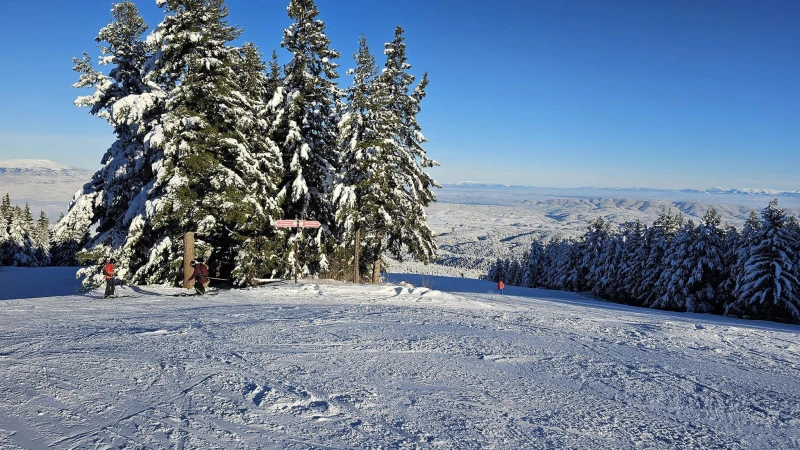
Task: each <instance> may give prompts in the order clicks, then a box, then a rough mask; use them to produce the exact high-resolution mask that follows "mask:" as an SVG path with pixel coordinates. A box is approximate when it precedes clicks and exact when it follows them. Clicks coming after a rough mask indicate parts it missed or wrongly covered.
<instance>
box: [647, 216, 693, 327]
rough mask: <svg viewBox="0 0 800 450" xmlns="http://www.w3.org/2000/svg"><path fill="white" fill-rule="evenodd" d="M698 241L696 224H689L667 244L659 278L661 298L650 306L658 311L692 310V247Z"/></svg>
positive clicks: (653, 301)
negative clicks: (688, 297)
mask: <svg viewBox="0 0 800 450" xmlns="http://www.w3.org/2000/svg"><path fill="white" fill-rule="evenodd" d="M696 239H697V236H696V234H695V227H694V222H692V221H691V220H690V221H689V222H687V223H686V224H685V225H684V227H683V229H682V230H681V231H680V233H678V234H677V235H676V236H675V238H674V239H673V240H670V241H669V242H668V244H667V250H666V251H665V252H664V261H663V263H662V267H663V270H662V271H661V274H660V276H659V278H658V282H657V286H658V288H659V296H658V297H656V298H654V299H653V300H652V301H651V302H650V303H649V305H648V306H650V307H651V308H657V309H667V310H672V311H684V310H686V309H687V308H690V307H691V306H690V305H691V303H690V300H689V299H687V296H688V295H689V292H688V291H689V288H688V286H687V283H688V280H689V277H690V273H691V270H692V266H691V264H692V263H694V261H693V259H694V258H692V256H693V255H691V250H690V247H691V246H692V242H693V241H695V240H696Z"/></svg>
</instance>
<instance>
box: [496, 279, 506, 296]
mask: <svg viewBox="0 0 800 450" xmlns="http://www.w3.org/2000/svg"><path fill="white" fill-rule="evenodd" d="M505 287H506V284H505V283H503V280H500V281H498V282H497V292H499V293H500V295H503V289H505Z"/></svg>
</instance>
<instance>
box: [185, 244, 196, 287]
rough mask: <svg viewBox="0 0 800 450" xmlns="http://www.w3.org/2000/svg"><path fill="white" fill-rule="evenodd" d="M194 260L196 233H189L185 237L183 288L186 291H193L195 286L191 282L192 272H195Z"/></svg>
mask: <svg viewBox="0 0 800 450" xmlns="http://www.w3.org/2000/svg"><path fill="white" fill-rule="evenodd" d="M193 259H194V232H193V231H187V232H186V234H184V235H183V287H185V288H186V289H191V288H192V286H193V285H194V283H193V282H191V281H189V278H191V276H192V272H194V267H192V264H191V262H192V260H193Z"/></svg>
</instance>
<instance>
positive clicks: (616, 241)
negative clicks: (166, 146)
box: [591, 231, 625, 301]
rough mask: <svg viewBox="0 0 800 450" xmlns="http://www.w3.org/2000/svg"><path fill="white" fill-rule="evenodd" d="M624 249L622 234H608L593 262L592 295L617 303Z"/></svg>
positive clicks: (618, 232)
mask: <svg viewBox="0 0 800 450" xmlns="http://www.w3.org/2000/svg"><path fill="white" fill-rule="evenodd" d="M624 249H625V241H624V236H623V234H622V232H620V231H617V232H609V234H608V236H607V237H606V239H605V240H604V241H603V243H602V247H601V250H600V252H599V255H598V257H597V260H596V262H595V266H596V269H595V272H594V273H592V274H591V279H592V280H593V284H592V292H593V293H594V294H596V295H598V296H602V297H604V298H609V299H611V300H614V301H619V297H621V295H620V292H619V291H620V289H619V288H620V287H621V285H622V268H623V264H622V263H623V261H622V258H623V256H624Z"/></svg>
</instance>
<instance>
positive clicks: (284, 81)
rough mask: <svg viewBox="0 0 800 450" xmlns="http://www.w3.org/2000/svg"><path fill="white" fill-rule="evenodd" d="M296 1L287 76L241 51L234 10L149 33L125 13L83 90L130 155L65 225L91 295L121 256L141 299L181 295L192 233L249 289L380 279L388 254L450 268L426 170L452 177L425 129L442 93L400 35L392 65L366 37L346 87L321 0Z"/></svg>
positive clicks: (194, 1)
mask: <svg viewBox="0 0 800 450" xmlns="http://www.w3.org/2000/svg"><path fill="white" fill-rule="evenodd" d="M287 1H288V7H287V8H286V9H283V8H279V7H277V5H275V6H276V8H275V11H286V12H288V18H289V20H288V22H289V23H288V24H287V25H288V27H287V28H286V29H285V30H284V32H283V40H282V42H280V46H281V47H282V48H284V49H285V50H286V51H287V54H288V57H289V58H290V59H289V61H288V62H287V63H286V64H280V63H279V61H278V56H277V54H276V53H275V52H272V58H271V59H269V60H268V61H265V60H264V58H263V55H262V54H261V53H260V51H259V49H258V47H256V46H255V45H254V44H253V43H245V44H243V45H241V46H234V45H232V44H231V42H232V41H234V40H236V39H238V38H239V37H240V36H241V34H242V31H243V30H242V29H240V28H238V27H236V26H233V25H231V24H229V23H228V22H227V19H226V18H227V16H228V8H227V6H226V5H225V3H224V1H223V0H157V1H156V3H157V5H158V6H159V7H160V8H161V9H162V11H163V13H164V16H163V20H162V21H161V23H159V24H158V25H157V26H156V27H155V28H154V29H152V30H151V31H150V32H149V33H147V34H146V32H147V31H148V25H147V24H146V23H145V22H144V20H143V18H142V17H141V15H140V13H139V10H138V9H137V7H136V5H135V4H134V3H133V2H131V1H123V2H120V3H117V4H114V5H113V6H112V20H111V22H110V23H109V24H108V25H107V26H105V27H103V28H102V29H101V30H100V31H99V33H98V34H97V37H96V38H95V40H96V41H97V42H98V43H99V44H100V51H101V56H100V58H99V63H100V65H103V66H106V67H107V70H104V71H100V70H98V69H95V68H94V66H93V58H92V57H91V56H90V55H88V54H85V53H84V55H83V57H81V58H75V60H74V62H75V67H74V70H75V71H76V72H77V73H78V74H79V79H78V82H77V83H76V84H75V85H74V86H75V87H77V88H87V89H91V90H92V91H91V93H90V94H89V95H86V96H81V97H79V98H78V99H77V100H76V102H75V103H76V105H78V106H81V107H86V108H89V110H90V112H91V114H94V115H96V116H98V117H100V118H102V119H104V120H105V121H107V122H108V124H109V125H110V126H111V128H112V129H113V133H114V136H115V139H114V140H113V142H112V143H111V145H110V147H109V148H108V150H107V151H106V153H105V155H104V156H103V158H102V164H103V167H102V169H100V170H99V171H98V172H97V173H95V174H94V176H93V178H92V180H91V181H89V182H88V183H87V184H86V185H85V186H84V187H83V188H82V189H81V190H80V191H79V192H78V193H77V194H76V196H75V198H74V199H73V201H72V204H71V205H70V208H69V211H68V213H67V214H66V216H65V217H64V218H63V219H62V220H60V221H59V222H58V224H57V226H56V227H55V233H56V237H57V238H58V240H59V245H58V248H57V251H58V253H59V255H60V258H59V260H60V261H67V260H69V259H72V260H74V259H75V256H74V255H75V254H76V252H77V253H78V261H72V262H80V263H81V264H84V265H86V266H87V267H86V268H85V269H82V271H81V272H80V274H83V275H87V277H86V278H85V283H87V284H92V283H94V282H96V281H97V280H94V279H93V277H97V276H99V275H97V274H98V273H99V271H98V267H99V264H100V262H101V261H102V260H103V259H104V258H108V257H114V258H116V260H117V261H118V267H117V274H118V275H119V276H120V277H121V278H124V279H126V280H127V281H128V282H130V283H136V284H149V283H175V282H177V281H178V280H180V279H181V272H182V264H183V261H182V260H183V238H182V236H183V235H184V233H185V232H188V231H191V232H194V233H196V234H195V236H196V238H197V239H196V241H195V245H197V246H198V247H200V248H201V249H203V250H204V251H210V252H211V253H210V254H211V255H212V256H211V259H212V261H210V264H209V265H210V266H211V268H212V270H214V271H215V272H216V273H219V274H221V275H222V276H223V277H225V278H230V280H231V281H232V282H233V283H234V284H236V285H247V284H250V283H251V282H252V280H253V279H254V278H258V277H270V276H276V277H289V276H291V275H292V273H293V271H294V270H295V267H296V265H295V264H294V263H295V261H297V260H300V261H301V262H302V264H301V265H300V266H299V271H300V275H310V276H318V275H322V276H328V277H334V278H349V279H353V278H356V279H359V280H360V279H361V277H360V276H359V275H360V274H366V276H365V277H364V279H365V280H377V279H379V274H380V272H381V271H382V270H383V266H384V265H383V261H384V260H385V258H386V257H387V256H389V255H391V256H393V257H396V258H402V257H408V256H410V257H413V258H415V259H417V260H420V261H424V262H427V261H430V260H432V259H433V258H435V256H436V245H435V242H434V239H433V233H432V232H431V230H430V229H429V227H428V225H427V223H426V216H425V211H424V208H425V207H426V206H428V205H429V204H430V203H431V202H433V201H435V196H434V194H433V192H432V189H433V188H434V187H437V186H438V185H437V184H436V182H435V181H434V180H433V179H432V178H431V177H430V176H429V175H428V174H427V173H426V172H425V171H424V168H427V167H432V166H435V165H438V164H437V163H436V162H435V161H433V160H431V159H429V158H427V156H426V152H425V150H424V149H423V147H422V144H423V143H424V142H426V139H425V137H424V136H423V135H422V133H421V128H420V126H419V124H418V122H417V119H416V116H417V114H418V113H419V112H420V102H421V101H422V99H423V98H424V97H425V95H426V92H425V90H426V87H427V85H428V77H427V74H424V75H423V76H422V77H421V79H420V80H419V81H418V82H416V83H415V77H414V76H413V75H411V74H410V73H409V70H410V69H411V65H410V64H409V63H408V60H407V57H406V44H405V38H404V31H403V29H402V28H400V27H397V28H396V30H395V33H394V38H393V39H392V40H391V41H390V42H388V43H386V44H385V45H384V46H383V47H384V48H383V54H384V55H385V62H384V64H383V66H382V67H379V66H378V64H377V63H376V62H375V58H374V57H373V56H372V54H371V53H370V51H369V48H368V46H367V43H366V39H364V38H363V37H362V39H361V41H360V47H359V51H358V53H357V54H355V55H353V56H354V58H355V61H354V66H355V68H354V69H353V70H351V71H349V72H348V75H353V79H352V83H351V84H350V86H348V87H346V88H340V87H339V85H338V82H337V79H338V77H339V74H338V72H337V68H338V63H337V62H336V60H337V59H338V58H339V57H340V53H339V52H338V51H336V50H334V49H333V48H331V42H330V40H329V39H328V37H327V36H326V34H325V24H324V22H323V21H321V20H319V19H318V15H319V10H318V8H317V6H316V4H315V2H314V0H287ZM269 3H270V4H272V2H269ZM278 219H311V220H318V221H320V222H321V223H322V224H323V226H322V227H321V228H319V229H318V230H314V231H313V232H309V231H305V232H302V231H300V232H299V231H298V230H297V229H285V228H283V229H278V228H276V227H275V222H276V220H278ZM90 231H91V233H90ZM70 255H72V256H70ZM351 277H352V278H351Z"/></svg>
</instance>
